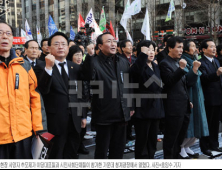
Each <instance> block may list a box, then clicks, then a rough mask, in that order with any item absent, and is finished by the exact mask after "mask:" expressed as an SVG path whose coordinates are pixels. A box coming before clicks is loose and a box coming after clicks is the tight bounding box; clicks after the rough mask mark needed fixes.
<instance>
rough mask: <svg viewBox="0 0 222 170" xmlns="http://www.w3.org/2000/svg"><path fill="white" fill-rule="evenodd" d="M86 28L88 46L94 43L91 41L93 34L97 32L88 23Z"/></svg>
mask: <svg viewBox="0 0 222 170" xmlns="http://www.w3.org/2000/svg"><path fill="white" fill-rule="evenodd" d="M85 28H86V35H87V42H88V43H87V44H90V43H91V42H92V40H91V34H92V33H93V32H95V29H94V28H92V27H90V26H89V24H88V23H86V24H85Z"/></svg>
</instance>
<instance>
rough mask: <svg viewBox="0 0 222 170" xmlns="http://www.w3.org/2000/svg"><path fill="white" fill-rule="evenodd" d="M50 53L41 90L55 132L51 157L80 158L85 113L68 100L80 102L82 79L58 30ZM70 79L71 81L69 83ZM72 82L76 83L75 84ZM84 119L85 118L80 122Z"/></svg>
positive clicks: (78, 67)
mask: <svg viewBox="0 0 222 170" xmlns="http://www.w3.org/2000/svg"><path fill="white" fill-rule="evenodd" d="M48 44H49V50H50V54H49V55H47V56H46V58H45V61H46V67H45V69H44V70H43V71H42V75H41V78H40V81H39V89H40V91H41V93H42V94H43V97H44V101H45V108H46V113H47V120H48V130H49V132H50V133H52V134H53V135H55V138H54V139H53V141H52V142H53V143H54V145H53V149H52V152H51V154H50V157H49V158H50V159H77V158H78V154H77V150H78V148H79V143H80V137H79V133H80V130H81V122H82V128H84V127H85V126H86V119H83V118H85V115H83V116H80V115H79V113H78V112H77V108H75V107H70V105H69V103H75V104H78V103H79V101H80V99H78V97H77V94H73V93H70V92H69V91H70V90H72V91H74V92H77V91H78V90H79V85H78V84H77V81H80V80H81V78H80V66H79V65H77V64H74V63H72V62H71V61H67V60H66V56H67V55H68V52H69V48H68V38H67V36H66V35H65V34H63V33H60V32H57V33H55V34H54V35H52V36H51V37H50V38H49V42H48ZM70 82H71V84H70ZM73 84H75V85H74V86H73ZM81 119H83V120H82V121H81Z"/></svg>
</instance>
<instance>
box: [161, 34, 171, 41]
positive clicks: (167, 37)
mask: <svg viewBox="0 0 222 170" xmlns="http://www.w3.org/2000/svg"><path fill="white" fill-rule="evenodd" d="M171 37H173V35H168V34H166V35H164V38H163V42H164V43H165V42H167V40H168V39H169V38H171Z"/></svg>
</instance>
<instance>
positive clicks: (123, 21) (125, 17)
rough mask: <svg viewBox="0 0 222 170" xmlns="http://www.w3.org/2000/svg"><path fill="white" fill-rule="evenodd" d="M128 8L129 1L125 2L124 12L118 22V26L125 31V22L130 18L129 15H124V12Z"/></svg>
mask: <svg viewBox="0 0 222 170" xmlns="http://www.w3.org/2000/svg"><path fill="white" fill-rule="evenodd" d="M129 7H130V1H129V0H128V1H127V4H126V7H125V10H124V13H123V16H122V18H121V21H120V24H121V25H122V26H123V28H124V29H125V30H126V29H127V20H128V19H129V18H131V16H130V15H126V11H127V9H128V8H129Z"/></svg>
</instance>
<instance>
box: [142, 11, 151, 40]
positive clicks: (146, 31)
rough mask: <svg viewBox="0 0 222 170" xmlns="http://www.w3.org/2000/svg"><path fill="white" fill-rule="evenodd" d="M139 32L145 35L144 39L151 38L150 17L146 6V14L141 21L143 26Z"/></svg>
mask: <svg viewBox="0 0 222 170" xmlns="http://www.w3.org/2000/svg"><path fill="white" fill-rule="evenodd" d="M141 32H142V33H143V34H144V35H145V36H146V40H151V38H150V18H149V13H148V8H146V16H145V19H144V21H143V26H142V29H141Z"/></svg>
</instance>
